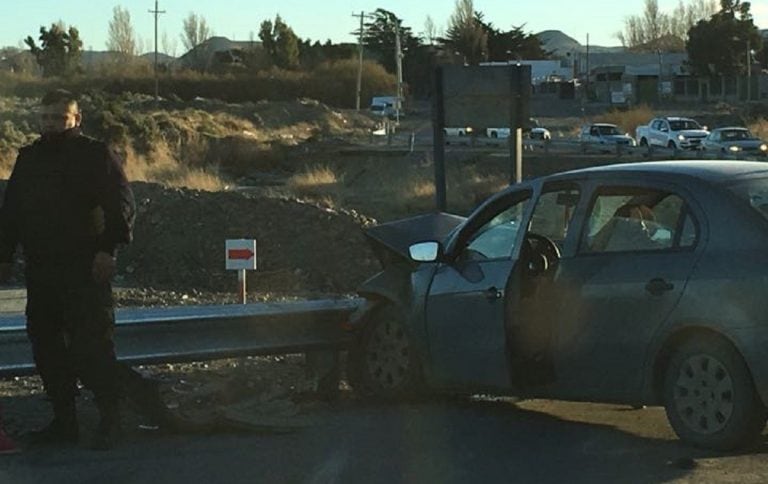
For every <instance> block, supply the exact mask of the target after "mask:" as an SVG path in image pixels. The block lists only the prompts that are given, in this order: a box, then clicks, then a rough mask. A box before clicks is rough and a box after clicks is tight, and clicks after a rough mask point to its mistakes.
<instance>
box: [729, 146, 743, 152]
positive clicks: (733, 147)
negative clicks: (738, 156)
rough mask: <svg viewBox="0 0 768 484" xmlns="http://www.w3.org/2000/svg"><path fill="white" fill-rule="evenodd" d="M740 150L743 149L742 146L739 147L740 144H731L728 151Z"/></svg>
mask: <svg viewBox="0 0 768 484" xmlns="http://www.w3.org/2000/svg"><path fill="white" fill-rule="evenodd" d="M740 150H741V148H739V147H738V146H729V147H728V151H733V152H736V151H740Z"/></svg>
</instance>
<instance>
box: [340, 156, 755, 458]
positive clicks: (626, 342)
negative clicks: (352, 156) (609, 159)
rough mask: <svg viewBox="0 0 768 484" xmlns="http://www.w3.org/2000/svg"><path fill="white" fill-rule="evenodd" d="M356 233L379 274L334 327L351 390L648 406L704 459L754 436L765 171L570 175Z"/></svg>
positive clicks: (695, 165)
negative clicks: (343, 332) (344, 331)
mask: <svg viewBox="0 0 768 484" xmlns="http://www.w3.org/2000/svg"><path fill="white" fill-rule="evenodd" d="M366 233H367V236H368V238H369V239H370V240H371V242H372V245H373V247H374V251H375V253H376V254H377V256H378V257H379V258H380V260H381V261H382V265H383V267H384V269H383V270H382V272H380V273H379V274H377V275H376V276H374V277H372V278H371V279H369V280H368V281H366V282H365V283H364V284H363V285H362V286H361V287H360V290H359V292H360V294H361V295H362V296H363V297H364V298H365V303H364V304H363V305H362V306H361V307H360V308H359V309H358V310H357V311H356V313H355V314H354V315H353V317H352V318H351V321H350V327H351V328H352V330H353V331H354V334H355V338H356V339H355V343H354V345H353V348H352V349H351V351H350V355H349V367H348V371H349V378H350V381H351V383H352V384H353V386H354V387H355V388H356V389H358V390H360V391H361V392H363V393H367V394H371V395H375V396H378V397H383V398H402V397H408V396H412V395H414V394H419V393H424V392H446V393H452V394H473V393H477V392H482V393H488V394H499V395H517V396H523V397H541V398H554V399H564V400H581V401H605V402H614V403H625V404H630V405H656V404H660V405H663V406H664V407H665V409H666V413H667V417H668V419H669V422H670V423H671V425H672V428H673V429H674V430H675V432H676V433H677V435H678V436H679V437H680V438H681V439H682V440H684V441H685V442H688V443H690V444H693V445H696V446H702V447H708V448H714V449H732V448H735V447H740V446H743V445H746V444H748V443H750V442H752V441H754V440H755V439H757V438H758V437H759V435H760V433H761V431H762V430H763V428H764V427H765V422H766V406H765V405H766V403H768V358H766V357H765V355H766V348H768V319H766V315H767V314H768V298H766V297H765V288H766V284H765V281H766V278H768V251H766V250H765V248H766V247H768V166H766V164H764V163H759V162H744V161H732V162H718V161H701V160H698V161H685V162H683V161H680V162H674V161H668V162H647V163H634V164H621V165H613V166H604V167H595V168H589V169H582V170H575V171H570V172H567V173H561V174H555V175H551V176H547V177H543V178H538V179H533V180H529V181H526V182H523V183H520V184H516V185H514V186H512V187H510V188H508V189H506V190H504V191H502V192H500V193H498V194H496V195H494V196H492V197H491V198H490V199H488V200H487V201H486V202H484V203H483V204H482V205H481V206H479V207H478V208H477V209H476V210H475V211H474V212H473V213H472V214H471V215H469V217H467V218H464V217H460V216H456V215H450V214H446V213H436V214H429V215H422V216H418V217H414V218H409V219H406V220H401V221H396V222H391V223H386V224H382V225H379V226H376V227H372V228H370V229H368V230H367V232H366Z"/></svg>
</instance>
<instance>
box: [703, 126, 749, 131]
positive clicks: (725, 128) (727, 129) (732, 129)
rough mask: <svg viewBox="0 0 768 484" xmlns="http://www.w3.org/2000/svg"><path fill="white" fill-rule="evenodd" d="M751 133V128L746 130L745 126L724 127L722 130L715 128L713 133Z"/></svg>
mask: <svg viewBox="0 0 768 484" xmlns="http://www.w3.org/2000/svg"><path fill="white" fill-rule="evenodd" d="M735 130H738V131H749V128H745V127H744V126H722V127H720V128H715V129H713V130H712V131H735Z"/></svg>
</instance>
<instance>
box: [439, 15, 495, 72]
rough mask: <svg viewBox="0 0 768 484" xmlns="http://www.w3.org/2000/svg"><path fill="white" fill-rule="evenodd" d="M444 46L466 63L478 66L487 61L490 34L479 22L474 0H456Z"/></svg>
mask: <svg viewBox="0 0 768 484" xmlns="http://www.w3.org/2000/svg"><path fill="white" fill-rule="evenodd" d="M442 44H443V45H444V46H445V47H447V48H449V49H452V50H453V52H455V53H456V54H457V55H460V56H462V57H463V59H464V61H465V63H468V64H477V63H479V62H481V61H484V60H486V59H487V56H488V34H487V32H486V31H485V29H484V28H483V25H482V24H481V23H480V22H478V20H477V16H476V15H475V7H474V4H473V3H472V0H456V8H455V10H454V11H453V13H452V14H451V17H450V19H449V20H448V30H447V32H446V34H445V39H443V42H442Z"/></svg>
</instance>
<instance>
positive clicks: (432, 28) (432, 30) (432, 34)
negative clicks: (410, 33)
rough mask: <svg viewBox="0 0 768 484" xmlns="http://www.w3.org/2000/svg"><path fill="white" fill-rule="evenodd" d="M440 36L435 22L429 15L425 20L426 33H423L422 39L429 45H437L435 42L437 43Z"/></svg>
mask: <svg viewBox="0 0 768 484" xmlns="http://www.w3.org/2000/svg"><path fill="white" fill-rule="evenodd" d="M439 36H440V34H438V31H437V26H436V25H435V21H434V20H432V17H431V16H430V15H427V18H426V19H425V20H424V32H422V33H421V37H422V38H423V39H424V42H426V43H427V45H435V41H437V38H438V37H439Z"/></svg>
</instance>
